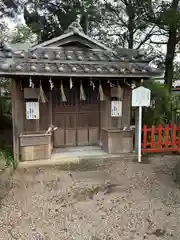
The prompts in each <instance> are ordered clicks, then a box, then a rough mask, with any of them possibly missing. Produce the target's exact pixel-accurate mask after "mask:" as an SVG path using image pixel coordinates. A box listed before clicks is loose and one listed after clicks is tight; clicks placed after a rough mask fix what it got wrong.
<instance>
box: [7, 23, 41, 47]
mask: <svg viewBox="0 0 180 240" xmlns="http://www.w3.org/2000/svg"><path fill="white" fill-rule="evenodd" d="M10 40H11V43H31V44H35V43H36V42H37V36H36V34H34V33H33V32H32V30H31V28H29V27H28V26H27V25H24V24H20V25H18V26H16V28H15V29H14V31H13V32H12V33H11V35H10Z"/></svg>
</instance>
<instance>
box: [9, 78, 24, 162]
mask: <svg viewBox="0 0 180 240" xmlns="http://www.w3.org/2000/svg"><path fill="white" fill-rule="evenodd" d="M11 81H12V82H11V97H12V123H13V154H14V160H15V161H16V162H19V160H20V144H19V135H20V133H21V132H23V128H24V101H23V91H22V90H21V86H20V81H18V80H15V79H12V80H11Z"/></svg>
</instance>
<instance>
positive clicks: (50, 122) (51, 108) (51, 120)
mask: <svg viewBox="0 0 180 240" xmlns="http://www.w3.org/2000/svg"><path fill="white" fill-rule="evenodd" d="M48 105H49V125H52V124H53V107H52V91H49V103H48ZM53 140H54V132H52V136H51V151H52V149H53V145H54V144H53Z"/></svg>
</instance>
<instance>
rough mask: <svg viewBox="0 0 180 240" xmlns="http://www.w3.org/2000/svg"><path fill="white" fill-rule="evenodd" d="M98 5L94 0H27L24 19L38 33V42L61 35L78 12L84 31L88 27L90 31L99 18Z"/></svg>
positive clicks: (95, 25)
mask: <svg viewBox="0 0 180 240" xmlns="http://www.w3.org/2000/svg"><path fill="white" fill-rule="evenodd" d="M98 6H99V4H98V3H97V1H95V0H84V1H83V2H82V1H80V0H77V1H74V0H70V1H67V0H63V1H59V0H40V1H32V0H29V1H27V3H26V4H25V7H24V19H25V21H26V24H27V25H28V26H29V27H30V28H31V29H32V31H33V32H34V33H36V34H37V35H38V42H43V41H46V40H48V39H51V38H53V37H57V36H59V35H61V34H62V33H63V32H64V31H65V30H66V29H67V28H68V26H69V25H70V24H71V23H72V22H73V21H75V20H76V19H77V15H78V14H80V15H81V26H82V27H83V29H84V31H85V32H86V31H87V28H88V30H89V32H91V31H92V29H93V28H95V27H97V25H98V23H99V21H100V18H101V15H100V11H99V7H98ZM87 22H88V24H87Z"/></svg>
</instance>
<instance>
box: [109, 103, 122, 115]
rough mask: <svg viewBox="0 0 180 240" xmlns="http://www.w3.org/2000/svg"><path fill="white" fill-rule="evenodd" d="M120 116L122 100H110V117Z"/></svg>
mask: <svg viewBox="0 0 180 240" xmlns="http://www.w3.org/2000/svg"><path fill="white" fill-rule="evenodd" d="M121 116H122V101H111V117H121Z"/></svg>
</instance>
